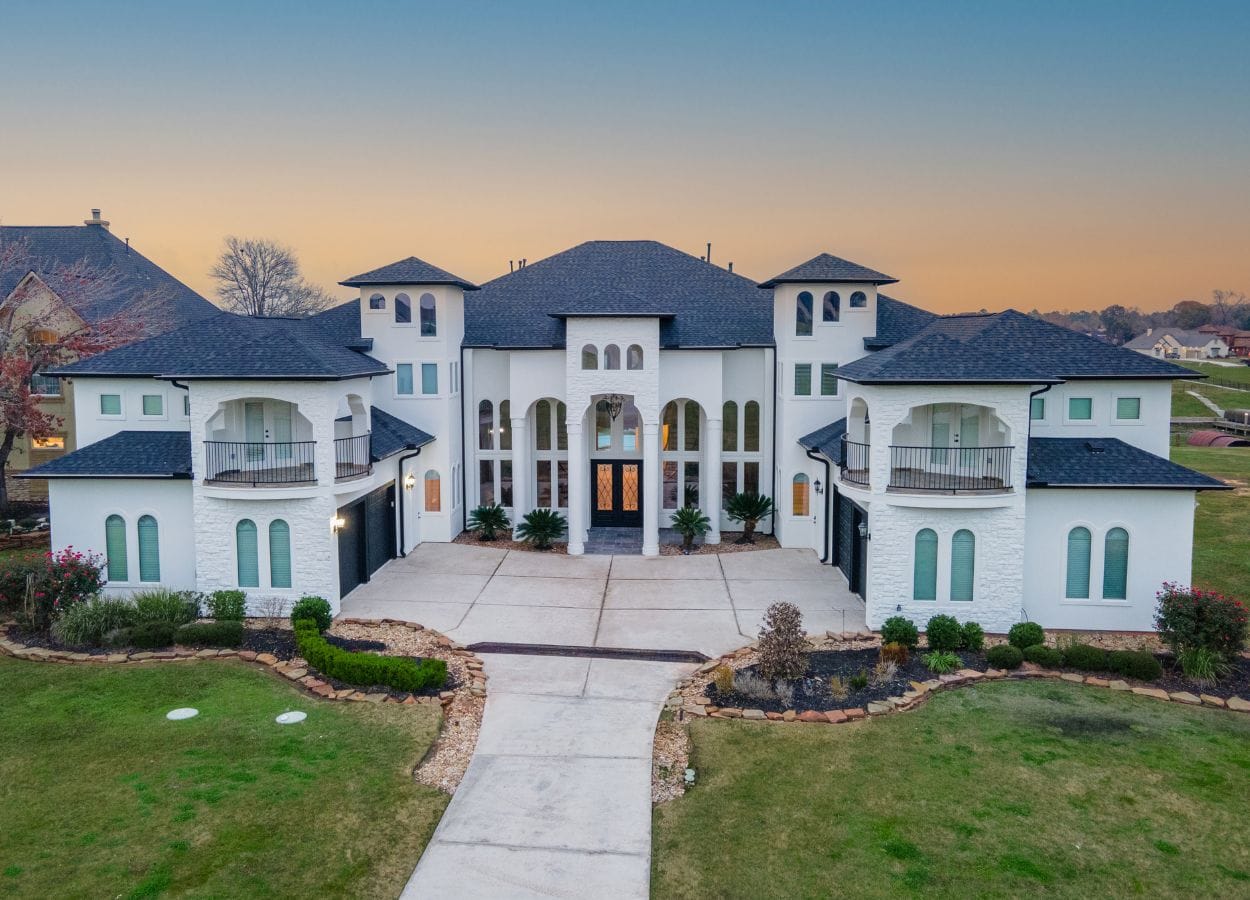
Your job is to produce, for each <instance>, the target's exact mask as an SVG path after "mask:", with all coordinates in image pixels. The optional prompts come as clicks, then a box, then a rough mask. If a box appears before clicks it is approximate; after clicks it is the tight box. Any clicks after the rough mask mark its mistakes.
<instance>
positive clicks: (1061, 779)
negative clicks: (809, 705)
mask: <svg viewBox="0 0 1250 900" xmlns="http://www.w3.org/2000/svg"><path fill="white" fill-rule="evenodd" d="M691 730H692V739H693V755H692V765H693V766H694V767H695V769H696V770H697V772H698V783H697V785H696V787H695V788H694V789H693V790H692V791H691V792H690V793H688V794H687V795H686V796H685V797H683V798H681V799H679V800H676V801H673V802H672V803H669V804H665V805H664V806H661V807H658V808H657V810H656V812H655V821H654V826H655V827H654V836H653V857H652V859H653V862H652V867H653V868H652V876H653V877H652V890H653V893H654V895H655V896H656V897H660V898H670V897H727V898H732V897H744V898H747V897H749V898H755V897H831V896H854V897H896V896H925V897H951V898H969V897H1011V898H1014V897H1026V896H1034V895H1042V896H1047V897H1074V898H1077V897H1079V898H1086V897H1108V896H1116V897H1119V896H1127V895H1132V894H1140V895H1146V896H1153V897H1196V896H1212V897H1215V896H1224V897H1229V896H1234V895H1239V896H1246V895H1247V894H1250V832H1248V831H1247V829H1246V828H1245V821H1244V815H1245V809H1246V807H1247V804H1248V803H1250V716H1243V715H1238V714H1235V713H1227V712H1217V711H1213V710H1204V709H1192V708H1189V707H1183V706H1180V705H1179V704H1163V703H1159V702H1157V701H1153V700H1148V699H1145V698H1141V697H1134V696H1125V695H1123V694H1119V693H1113V692H1111V691H1105V690H1096V689H1091V688H1084V687H1079V686H1074V685H1068V684H1064V683H1061V682H1059V683H1056V682H1015V683H996V684H986V685H980V686H977V687H975V688H965V689H962V690H958V691H951V692H947V693H942V694H939V695H937V696H935V697H934V698H933V699H932V700H931V701H930V702H929V703H928V704H927V705H925V706H924V707H922V708H921V709H920V710H918V711H916V712H912V713H908V714H906V715H897V716H887V717H884V718H881V719H873V720H870V721H868V722H865V723H860V724H854V725H840V726H815V725H792V726H778V725H773V724H758V723H750V722H741V721H732V720H720V719H700V720H695V721H694V722H693V723H692V726H691Z"/></svg>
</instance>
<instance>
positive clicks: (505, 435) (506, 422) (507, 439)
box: [499, 400, 512, 450]
mask: <svg viewBox="0 0 1250 900" xmlns="http://www.w3.org/2000/svg"><path fill="white" fill-rule="evenodd" d="M511 414H512V404H511V403H509V402H508V401H507V400H500V401H499V449H500V450H511V449H512V420H511V419H509V418H508V416H509V415H511Z"/></svg>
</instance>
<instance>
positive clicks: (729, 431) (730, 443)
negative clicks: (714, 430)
mask: <svg viewBox="0 0 1250 900" xmlns="http://www.w3.org/2000/svg"><path fill="white" fill-rule="evenodd" d="M720 448H721V450H723V451H725V452H726V453H734V452H736V451H737V449H738V404H737V403H734V402H733V401H732V400H726V401H725V405H724V406H722V407H721V444H720Z"/></svg>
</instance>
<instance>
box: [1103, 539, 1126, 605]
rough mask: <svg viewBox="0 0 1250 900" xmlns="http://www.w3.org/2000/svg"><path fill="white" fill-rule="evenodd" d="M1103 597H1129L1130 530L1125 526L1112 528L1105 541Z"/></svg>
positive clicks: (1106, 598)
mask: <svg viewBox="0 0 1250 900" xmlns="http://www.w3.org/2000/svg"><path fill="white" fill-rule="evenodd" d="M1102 599H1104V600H1127V599H1128V532H1127V531H1125V530H1124V529H1123V528H1112V529H1111V530H1110V531H1108V532H1107V539H1106V541H1105V542H1104V547H1103V559H1102Z"/></svg>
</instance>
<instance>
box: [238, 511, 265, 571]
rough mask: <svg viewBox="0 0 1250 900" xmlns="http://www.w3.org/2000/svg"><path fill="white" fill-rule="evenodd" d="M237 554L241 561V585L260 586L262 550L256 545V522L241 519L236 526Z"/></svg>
mask: <svg viewBox="0 0 1250 900" xmlns="http://www.w3.org/2000/svg"><path fill="white" fill-rule="evenodd" d="M234 545H235V555H236V556H237V557H238V562H239V587H260V551H259V550H258V549H257V547H256V523H255V522H253V521H252V520H251V519H240V520H239V524H238V525H235V526H234Z"/></svg>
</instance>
